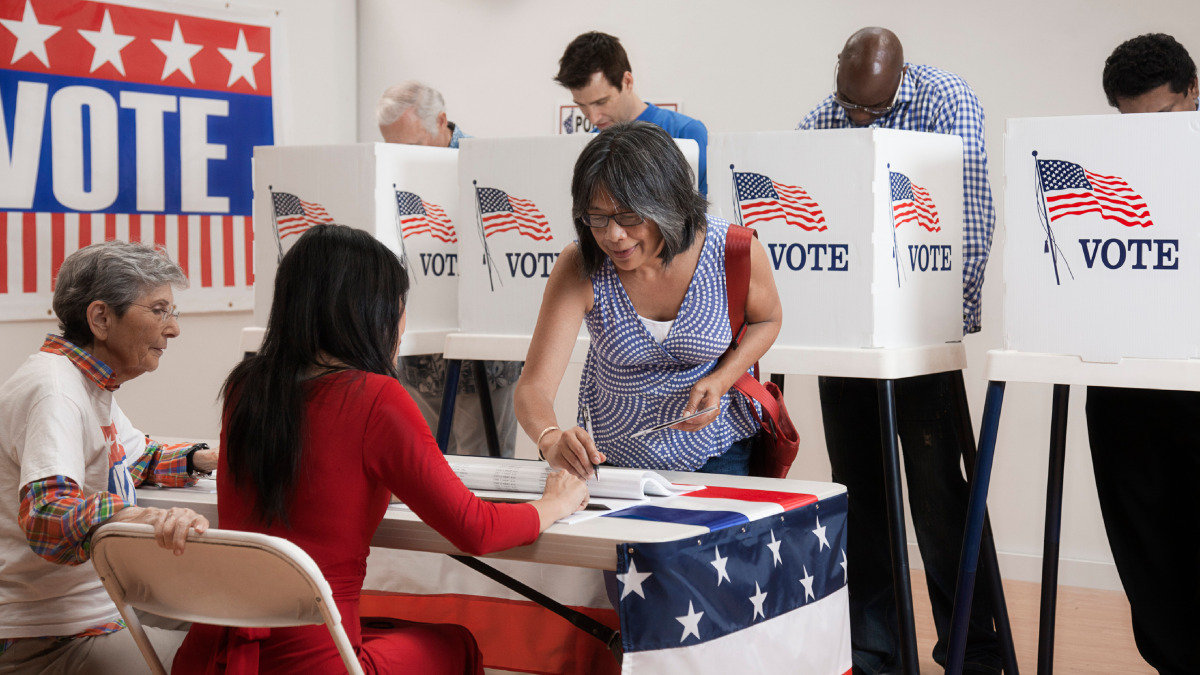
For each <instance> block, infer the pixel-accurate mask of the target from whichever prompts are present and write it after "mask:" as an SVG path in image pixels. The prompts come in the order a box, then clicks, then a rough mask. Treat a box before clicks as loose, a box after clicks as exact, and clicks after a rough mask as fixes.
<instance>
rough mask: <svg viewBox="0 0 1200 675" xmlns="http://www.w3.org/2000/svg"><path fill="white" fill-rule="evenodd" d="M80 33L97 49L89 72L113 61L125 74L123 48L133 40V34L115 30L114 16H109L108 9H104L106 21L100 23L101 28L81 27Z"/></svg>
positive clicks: (115, 66)
mask: <svg viewBox="0 0 1200 675" xmlns="http://www.w3.org/2000/svg"><path fill="white" fill-rule="evenodd" d="M79 34H80V35H82V36H83V39H84V40H87V41H88V42H90V43H91V45H92V48H93V49H95V52H93V54H92V69H91V70H90V71H88V72H92V73H94V72H96V69H97V68H99V67H100V66H102V65H104V64H106V63H111V64H113V68H116V69H117V72H118V73H121V74H122V75H124V74H125V62H124V61H122V60H121V50H122V49H124V48H125V47H127V46H128V45H129V43H130V42H133V36H132V35H121V34H120V33H117V32H116V31H114V30H113V24H112V17H111V16H109V14H108V10H107V9H106V10H104V21H103V22H102V23H101V24H100V30H83V29H80V30H79Z"/></svg>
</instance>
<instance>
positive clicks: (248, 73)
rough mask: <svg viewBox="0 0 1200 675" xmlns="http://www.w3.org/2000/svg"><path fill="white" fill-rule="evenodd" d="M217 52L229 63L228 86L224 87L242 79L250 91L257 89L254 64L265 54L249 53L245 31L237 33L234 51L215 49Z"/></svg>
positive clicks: (222, 48)
mask: <svg viewBox="0 0 1200 675" xmlns="http://www.w3.org/2000/svg"><path fill="white" fill-rule="evenodd" d="M217 51H219V52H221V56H224V57H225V60H226V61H229V84H227V85H225V86H227V87H232V86H233V83H234V82H237V81H238V80H240V79H243V78H244V79H245V80H246V82H247V84H249V85H250V88H251V89H258V84H257V83H255V81H254V64H256V63H258V62H259V61H261V60H262V57H264V56H266V54H265V53H263V52H252V51H250V48H249V47H247V46H246V31H244V30H239V31H238V40H237V48H236V49H226V48H225V47H217Z"/></svg>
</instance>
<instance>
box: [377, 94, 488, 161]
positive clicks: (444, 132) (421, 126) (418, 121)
mask: <svg viewBox="0 0 1200 675" xmlns="http://www.w3.org/2000/svg"><path fill="white" fill-rule="evenodd" d="M375 120H376V121H377V122H378V123H379V133H381V134H383V140H384V142H386V143H402V144H404V145H428V146H432V147H437V148H457V147H458V141H459V139H461V138H465V137H466V135H465V134H464V133H463V132H462V130H461V129H459V128H458V125H456V124H455V123H454V122H451V121H450V120H448V119H447V118H446V102H445V101H444V100H443V99H442V94H441V93H440V92H439V91H438V90H437V89H434V88H433V87H430V86H428V85H424V84H421V83H420V82H416V81H414V80H409V81H407V82H401V83H400V84H397V85H394V86H391V87H388V89H387V91H385V92H383V96H381V97H380V98H379V103H378V104H376V106H375Z"/></svg>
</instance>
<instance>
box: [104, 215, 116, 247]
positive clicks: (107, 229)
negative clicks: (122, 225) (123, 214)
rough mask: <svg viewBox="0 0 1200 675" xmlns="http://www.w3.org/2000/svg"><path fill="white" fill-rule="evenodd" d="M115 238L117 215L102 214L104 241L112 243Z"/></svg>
mask: <svg viewBox="0 0 1200 675" xmlns="http://www.w3.org/2000/svg"><path fill="white" fill-rule="evenodd" d="M116 238H117V214H115V213H106V214H104V241H112V240H113V239H116Z"/></svg>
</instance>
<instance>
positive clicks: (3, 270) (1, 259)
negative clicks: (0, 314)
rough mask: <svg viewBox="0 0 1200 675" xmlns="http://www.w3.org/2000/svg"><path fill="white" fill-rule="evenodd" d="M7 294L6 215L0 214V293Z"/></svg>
mask: <svg viewBox="0 0 1200 675" xmlns="http://www.w3.org/2000/svg"><path fill="white" fill-rule="evenodd" d="M7 292H8V214H7V213H0V293H7Z"/></svg>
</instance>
